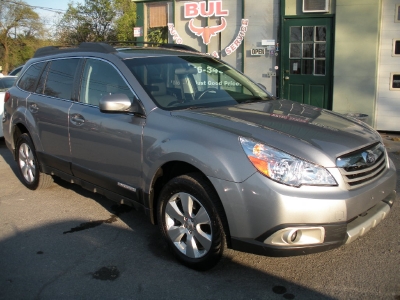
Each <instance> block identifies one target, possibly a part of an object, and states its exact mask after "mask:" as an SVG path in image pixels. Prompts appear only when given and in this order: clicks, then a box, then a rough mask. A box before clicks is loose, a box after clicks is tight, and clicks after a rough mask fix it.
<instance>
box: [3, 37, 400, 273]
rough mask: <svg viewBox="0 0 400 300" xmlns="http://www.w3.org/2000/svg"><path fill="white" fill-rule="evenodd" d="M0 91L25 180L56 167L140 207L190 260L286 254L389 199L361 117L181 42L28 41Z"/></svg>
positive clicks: (375, 139)
mask: <svg viewBox="0 0 400 300" xmlns="http://www.w3.org/2000/svg"><path fill="white" fill-rule="evenodd" d="M4 101H5V104H4V105H5V110H4V118H3V131H4V138H5V142H6V144H7V146H8V148H9V149H10V150H11V152H12V153H13V155H14V158H15V160H16V162H17V164H18V167H19V173H20V179H21V181H22V182H23V184H24V185H25V186H26V187H28V188H30V189H32V190H35V189H38V188H44V187H47V186H49V185H50V184H51V183H52V179H53V177H59V178H62V179H65V180H68V181H70V182H73V183H76V184H79V185H81V186H82V187H84V188H86V189H89V190H91V191H93V192H96V193H101V194H103V195H105V196H106V197H108V198H109V199H111V200H114V201H117V202H118V203H123V204H127V205H131V206H133V207H134V208H136V209H138V210H142V211H144V212H145V213H146V215H147V216H148V217H149V220H150V221H151V222H152V223H153V224H157V225H158V226H159V228H160V230H161V233H162V235H163V237H164V238H165V240H166V241H167V243H168V244H169V246H170V249H171V250H172V252H173V253H174V254H175V256H176V257H177V259H178V260H179V261H181V262H182V263H183V264H185V265H187V266H189V267H191V268H195V269H199V270H206V269H209V268H211V267H213V266H214V265H215V264H216V263H217V262H218V261H219V259H220V257H221V255H222V253H223V251H224V248H225V247H229V248H233V249H236V250H240V251H246V252H251V253H255V254H259V255H268V256H291V255H303V254H309V253H315V252H319V251H325V250H329V249H333V248H336V247H339V246H340V245H343V244H346V243H350V242H353V241H354V240H355V239H357V238H358V237H360V236H362V235H364V234H365V233H366V232H367V231H368V230H370V229H371V228H373V227H374V226H376V225H377V224H378V223H379V222H380V221H381V220H382V219H384V218H385V216H386V215H387V214H388V213H389V211H390V209H391V207H392V205H393V202H394V201H395V198H396V192H395V184H396V171H395V167H394V165H393V163H392V161H391V160H390V159H389V157H388V155H387V152H386V149H385V147H384V145H383V143H382V139H381V137H380V135H379V134H378V133H377V132H376V131H375V130H374V129H372V128H371V127H369V126H368V125H367V124H365V123H363V122H361V121H358V120H356V119H350V118H346V117H344V116H343V115H340V114H337V113H334V112H332V111H328V110H324V109H321V108H317V107H312V106H309V105H304V104H300V103H296V102H292V101H288V100H279V99H275V98H274V97H272V96H271V95H270V94H268V93H267V92H266V91H265V90H264V89H263V88H262V87H260V85H258V84H256V83H254V82H253V81H252V80H251V79H249V78H248V77H246V76H245V75H244V74H242V73H240V72H238V71H237V70H235V69H234V68H232V67H231V66H229V65H227V64H225V63H223V62H222V61H220V60H217V59H215V58H213V57H210V56H206V55H202V54H200V53H195V52H193V51H187V49H185V48H184V47H183V46H180V49H178V48H175V47H174V46H171V45H165V46H162V47H125V48H123V49H117V48H114V47H112V46H111V45H109V44H105V43H83V44H81V45H80V46H78V47H76V48H66V49H62V48H57V47H45V48H41V49H39V50H38V51H37V52H36V53H35V56H34V58H32V59H31V60H30V61H29V62H28V63H27V64H26V65H25V66H24V68H23V70H22V72H21V74H20V77H19V78H18V80H17V82H16V84H15V86H14V87H12V88H11V89H10V90H8V92H7V93H6V96H5V99H4Z"/></svg>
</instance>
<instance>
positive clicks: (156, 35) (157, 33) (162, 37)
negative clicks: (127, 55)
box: [147, 26, 168, 44]
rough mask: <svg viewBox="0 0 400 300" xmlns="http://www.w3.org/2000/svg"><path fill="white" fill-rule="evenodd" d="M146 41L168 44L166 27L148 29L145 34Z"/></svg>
mask: <svg viewBox="0 0 400 300" xmlns="http://www.w3.org/2000/svg"><path fill="white" fill-rule="evenodd" d="M147 41H148V42H151V43H158V44H162V43H168V27H166V26H164V27H154V28H150V29H149V30H148V33H147Z"/></svg>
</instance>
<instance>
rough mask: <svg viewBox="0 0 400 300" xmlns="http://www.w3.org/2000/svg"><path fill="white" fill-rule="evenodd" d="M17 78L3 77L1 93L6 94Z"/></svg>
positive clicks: (0, 85) (0, 79)
mask: <svg viewBox="0 0 400 300" xmlns="http://www.w3.org/2000/svg"><path fill="white" fill-rule="evenodd" d="M15 79H16V78H15V77H3V78H0V92H5V91H6V90H8V89H9V88H10V87H12V86H13V84H14V82H15Z"/></svg>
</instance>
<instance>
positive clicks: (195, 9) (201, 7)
mask: <svg viewBox="0 0 400 300" xmlns="http://www.w3.org/2000/svg"><path fill="white" fill-rule="evenodd" d="M184 9H185V12H184V17H185V19H191V18H196V17H197V16H201V17H203V18H207V17H212V16H216V17H225V16H228V15H229V11H227V10H223V9H222V1H209V2H208V6H207V2H206V1H200V2H188V3H185V6H184Z"/></svg>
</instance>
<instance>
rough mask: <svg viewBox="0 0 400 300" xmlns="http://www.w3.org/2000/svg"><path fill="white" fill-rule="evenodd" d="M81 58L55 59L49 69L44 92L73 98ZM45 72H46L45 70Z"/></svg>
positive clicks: (52, 95) (59, 96)
mask: <svg viewBox="0 0 400 300" xmlns="http://www.w3.org/2000/svg"><path fill="white" fill-rule="evenodd" d="M78 63H79V59H77V58H75V59H59V60H53V61H51V62H50V63H49V64H50V66H49V67H48V70H47V80H46V83H45V87H44V91H43V94H45V95H47V96H51V97H57V98H62V99H67V100H71V99H72V91H73V84H74V75H75V72H76V68H77V67H78ZM44 73H45V72H44Z"/></svg>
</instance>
